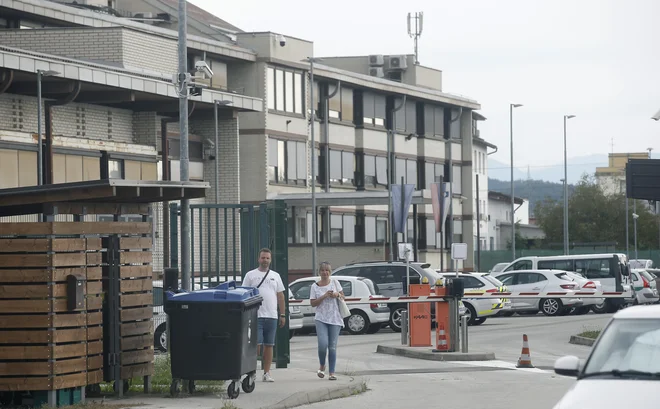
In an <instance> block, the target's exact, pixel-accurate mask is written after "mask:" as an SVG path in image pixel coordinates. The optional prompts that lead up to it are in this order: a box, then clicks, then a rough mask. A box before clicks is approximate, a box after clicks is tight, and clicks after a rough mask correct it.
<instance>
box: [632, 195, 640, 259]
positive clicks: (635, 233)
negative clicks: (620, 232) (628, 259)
mask: <svg viewBox="0 0 660 409" xmlns="http://www.w3.org/2000/svg"><path fill="white" fill-rule="evenodd" d="M635 202H637V201H636V200H633V206H634V203H635ZM632 216H633V229H635V231H634V233H633V234H634V235H635V260H638V259H639V256H638V255H637V219H639V215H638V214H637V213H633V215H632Z"/></svg>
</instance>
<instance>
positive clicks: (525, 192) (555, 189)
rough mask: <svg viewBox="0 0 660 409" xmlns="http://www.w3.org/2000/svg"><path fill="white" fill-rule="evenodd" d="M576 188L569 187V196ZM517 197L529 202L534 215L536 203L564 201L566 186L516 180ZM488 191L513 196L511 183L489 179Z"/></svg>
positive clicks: (538, 181)
mask: <svg viewBox="0 0 660 409" xmlns="http://www.w3.org/2000/svg"><path fill="white" fill-rule="evenodd" d="M573 188H574V186H573V185H568V194H569V195H570V194H571V193H572V191H573ZM513 189H514V194H515V195H516V197H522V198H524V199H527V200H529V213H530V215H532V214H534V208H535V206H536V203H537V202H539V201H543V200H544V199H546V198H551V199H554V200H563V199H564V186H563V185H562V184H561V183H553V182H546V181H543V180H516V181H515V182H514V184H513ZM488 190H491V191H494V192H500V193H504V194H506V195H508V194H511V182H509V181H502V180H497V179H491V178H488Z"/></svg>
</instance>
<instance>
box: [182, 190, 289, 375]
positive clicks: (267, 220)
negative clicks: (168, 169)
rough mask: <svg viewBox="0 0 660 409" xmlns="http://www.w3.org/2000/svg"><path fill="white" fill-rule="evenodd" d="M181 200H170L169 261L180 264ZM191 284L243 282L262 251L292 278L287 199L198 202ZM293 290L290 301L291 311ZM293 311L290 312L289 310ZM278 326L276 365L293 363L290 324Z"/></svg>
mask: <svg viewBox="0 0 660 409" xmlns="http://www.w3.org/2000/svg"><path fill="white" fill-rule="evenodd" d="M180 217H181V212H180V205H179V204H178V203H173V204H170V245H169V247H170V266H171V267H173V268H179V265H180V263H179V248H180V247H179V246H180V227H179V226H180ZM190 219H191V220H190V231H191V238H190V241H191V243H190V259H191V260H190V271H191V283H190V288H191V289H193V290H195V289H199V288H203V287H214V286H216V285H218V284H220V283H222V282H225V281H231V280H236V281H242V279H243V277H244V276H245V274H246V273H247V272H248V271H250V270H252V269H254V268H256V267H257V266H258V264H257V263H258V257H259V250H260V249H261V248H264V247H267V248H269V249H270V250H271V251H272V255H273V258H272V263H271V268H272V269H273V270H274V271H277V272H278V273H279V274H280V276H281V277H282V281H283V282H284V285H285V287H288V282H289V262H288V255H289V250H288V242H287V237H288V236H287V226H288V223H287V208H286V204H285V203H284V202H282V201H274V202H267V203H261V204H259V205H244V204H217V205H215V204H195V205H191V206H190ZM288 298H289V297H288V291H287V292H286V294H285V297H284V299H285V304H286V308H287V310H288V308H289V300H288ZM287 315H288V314H287ZM288 327H289V325H288V321H287V325H286V326H285V327H284V328H280V329H278V331H277V341H276V345H275V351H274V357H273V360H274V361H275V364H276V367H277V368H286V367H287V365H288V364H289V363H290V355H289V329H288Z"/></svg>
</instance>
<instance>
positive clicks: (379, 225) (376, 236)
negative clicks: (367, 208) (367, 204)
mask: <svg viewBox="0 0 660 409" xmlns="http://www.w3.org/2000/svg"><path fill="white" fill-rule="evenodd" d="M386 239H387V217H386V216H382V217H381V216H365V217H364V242H365V243H385V240H386Z"/></svg>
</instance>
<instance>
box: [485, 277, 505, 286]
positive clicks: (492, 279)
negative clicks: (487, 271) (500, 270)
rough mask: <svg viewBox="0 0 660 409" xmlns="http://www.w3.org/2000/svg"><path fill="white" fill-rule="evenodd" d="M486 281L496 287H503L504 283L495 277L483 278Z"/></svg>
mask: <svg viewBox="0 0 660 409" xmlns="http://www.w3.org/2000/svg"><path fill="white" fill-rule="evenodd" d="M481 278H483V279H484V280H486V281H488V282H489V283H491V284H493V285H494V286H495V287H502V286H503V285H504V283H502V282H501V281H500V280H498V279H497V278H495V277H491V276H481Z"/></svg>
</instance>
